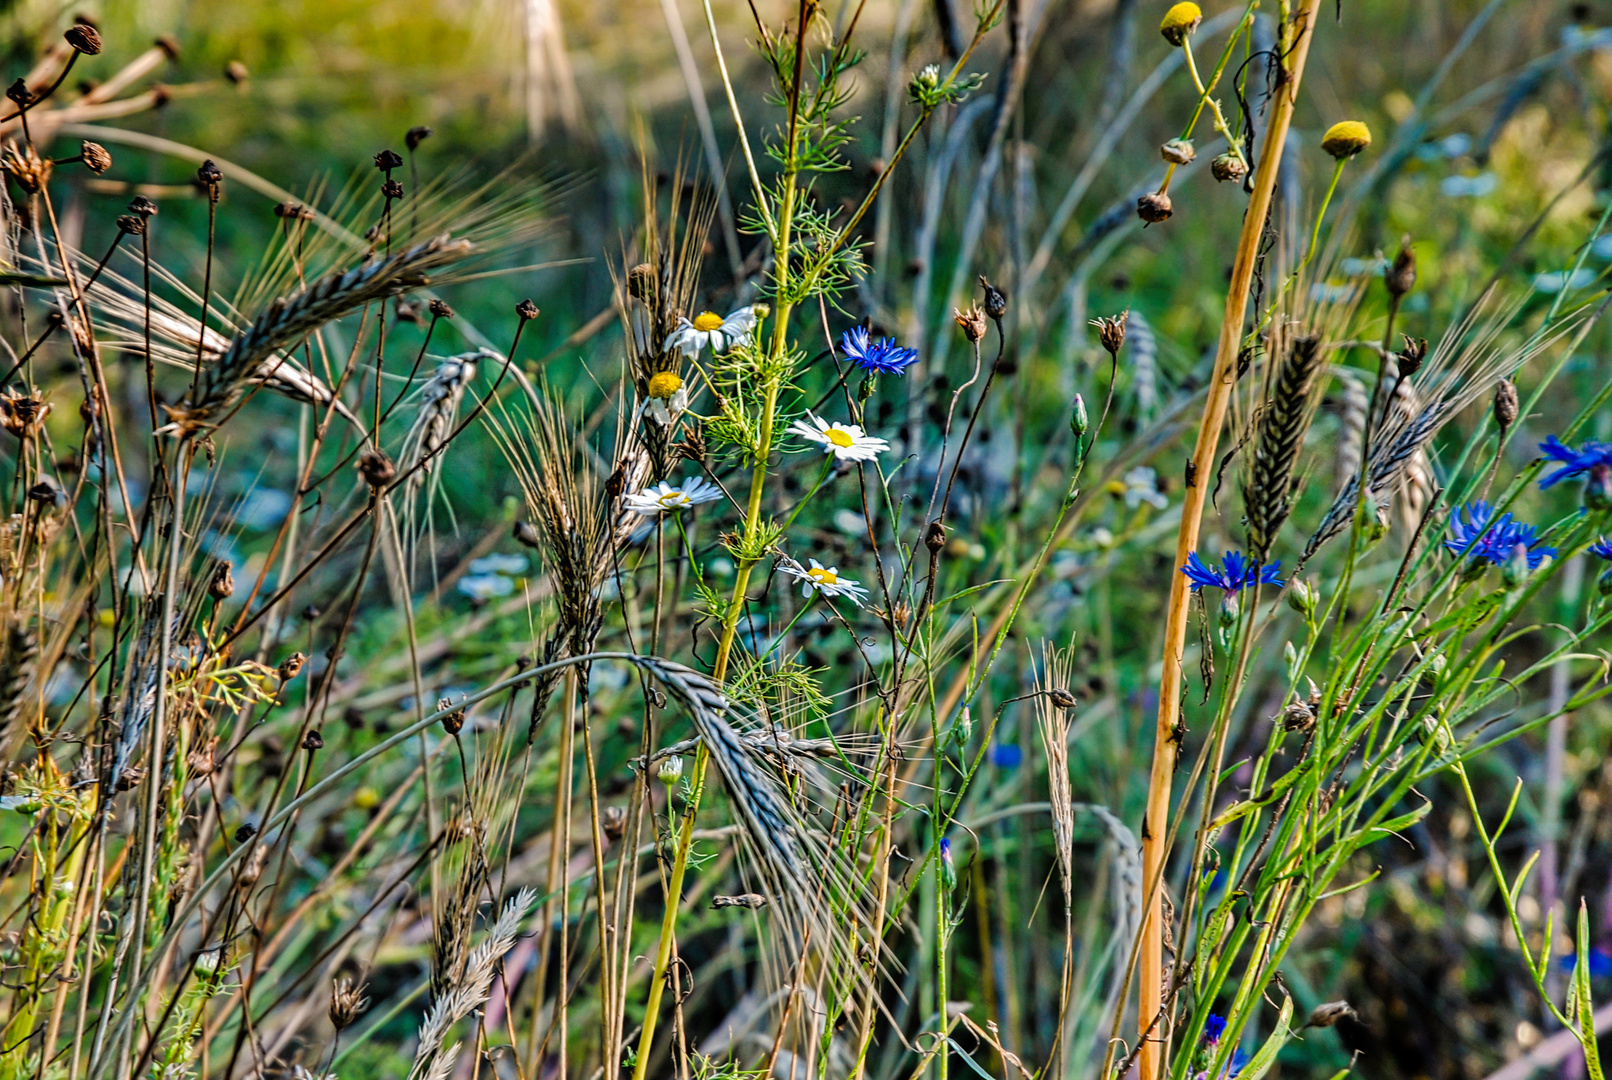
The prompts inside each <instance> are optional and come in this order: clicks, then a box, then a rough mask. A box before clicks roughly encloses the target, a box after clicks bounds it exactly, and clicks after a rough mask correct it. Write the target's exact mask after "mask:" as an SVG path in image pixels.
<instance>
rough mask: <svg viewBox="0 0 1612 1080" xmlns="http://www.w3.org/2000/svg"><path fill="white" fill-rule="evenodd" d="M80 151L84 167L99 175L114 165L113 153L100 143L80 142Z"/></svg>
mask: <svg viewBox="0 0 1612 1080" xmlns="http://www.w3.org/2000/svg"><path fill="white" fill-rule="evenodd" d="M78 153H79V157H80V158H82V159H83V161H84V167H85V168H86V169H88V170H89V171H90V172H92V173H94V174H95V175H97V176H99V175H101V174H102V173H104V172H106V170H108V169H110V168H111V167H112V154H111V152H110V151H108V150H107V148H106V147H104V146H102V145H101V144H100V143H96V142H88V141H86V142H83V143H80V144H79V147H78Z"/></svg>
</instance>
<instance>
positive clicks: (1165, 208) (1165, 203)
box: [1136, 191, 1175, 225]
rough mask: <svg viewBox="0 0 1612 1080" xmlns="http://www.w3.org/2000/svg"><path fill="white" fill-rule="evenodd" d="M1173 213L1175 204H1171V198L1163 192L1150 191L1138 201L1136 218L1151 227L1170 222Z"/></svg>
mask: <svg viewBox="0 0 1612 1080" xmlns="http://www.w3.org/2000/svg"><path fill="white" fill-rule="evenodd" d="M1173 213H1175V204H1173V203H1172V202H1170V196H1168V195H1166V194H1165V193H1164V192H1162V191H1150V192H1148V193H1147V194H1146V195H1143V196H1142V197H1141V198H1140V199H1137V200H1136V216H1137V217H1139V218H1141V219H1142V220H1143V221H1145V222H1147V223H1148V224H1149V225H1157V224H1158V223H1159V222H1161V221H1168V220H1169V218H1170V215H1171V214H1173Z"/></svg>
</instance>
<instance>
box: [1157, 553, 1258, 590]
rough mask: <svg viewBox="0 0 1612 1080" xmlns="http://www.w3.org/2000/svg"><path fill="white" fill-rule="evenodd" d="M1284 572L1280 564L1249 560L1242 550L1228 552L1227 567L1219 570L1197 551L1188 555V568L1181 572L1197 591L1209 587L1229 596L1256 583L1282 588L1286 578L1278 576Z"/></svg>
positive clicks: (1185, 567)
mask: <svg viewBox="0 0 1612 1080" xmlns="http://www.w3.org/2000/svg"><path fill="white" fill-rule="evenodd" d="M1281 569H1282V564H1281V563H1279V562H1273V563H1271V564H1270V565H1269V566H1260V565H1259V564H1258V563H1256V562H1253V561H1251V560H1250V559H1248V558H1246V557H1245V556H1244V555H1243V553H1242V552H1240V551H1228V552H1226V568H1225V569H1224V570H1219V569H1217V568H1215V567H1213V566H1210V565H1208V564H1207V563H1205V562H1204V561H1203V559H1202V558H1200V557H1199V555H1198V553H1197V552H1196V551H1194V552H1193V553H1192V554H1191V555H1188V556H1187V565H1185V566H1183V567H1182V568H1181V572H1182V573H1183V574H1185V575H1187V578H1188V580H1190V581H1191V582H1192V591H1193V592H1197V591H1198V590H1199V589H1201V588H1203V587H1204V586H1205V585H1213V586H1214V587H1215V588H1217V589H1223V590H1225V591H1226V592H1227V593H1228V594H1229V593H1235V592H1241V591H1242V590H1244V589H1246V588H1248V587H1249V586H1250V585H1252V584H1254V583H1255V582H1256V581H1257V582H1259V583H1260V584H1261V585H1275V586H1276V587H1277V588H1281V587H1282V584H1283V583H1282V579H1281V578H1279V577H1277V576H1276V575H1277V573H1278V572H1279V571H1280V570H1281Z"/></svg>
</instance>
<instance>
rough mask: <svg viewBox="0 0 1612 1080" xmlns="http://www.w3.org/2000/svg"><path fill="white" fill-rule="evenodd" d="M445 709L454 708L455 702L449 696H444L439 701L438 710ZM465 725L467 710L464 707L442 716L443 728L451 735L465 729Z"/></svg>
mask: <svg viewBox="0 0 1612 1080" xmlns="http://www.w3.org/2000/svg"><path fill="white" fill-rule="evenodd" d="M443 709H453V702H452V701H451V700H449V699H448V698H443V699H442V700H441V701H439V702H437V711H438V712H440V711H442V710H443ZM464 726H465V711H464V710H463V709H453V711H452V712H450V713H448V714H447V715H446V716H444V717H443V718H442V730H443V731H446V732H447V733H448V734H449V735H457V734H459V732H460V731H462V730H464Z"/></svg>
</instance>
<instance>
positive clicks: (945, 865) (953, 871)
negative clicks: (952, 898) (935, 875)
mask: <svg viewBox="0 0 1612 1080" xmlns="http://www.w3.org/2000/svg"><path fill="white" fill-rule="evenodd" d="M940 883H941V885H943V886H944V887H945V889H946V891H947V892H951V891H952V890H953V889H955V888H957V864H956V863H955V862H953V861H952V842H951V840H950V839H949V838H947V837H941V840H940Z"/></svg>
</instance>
